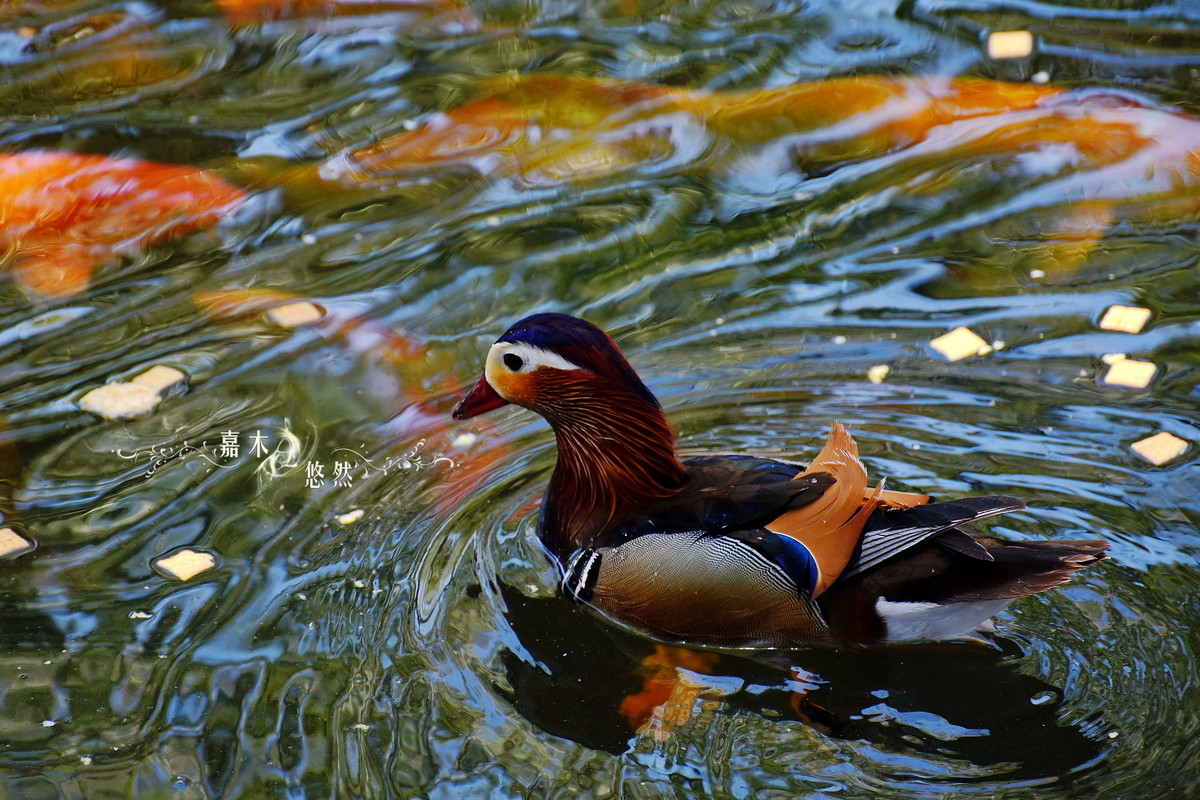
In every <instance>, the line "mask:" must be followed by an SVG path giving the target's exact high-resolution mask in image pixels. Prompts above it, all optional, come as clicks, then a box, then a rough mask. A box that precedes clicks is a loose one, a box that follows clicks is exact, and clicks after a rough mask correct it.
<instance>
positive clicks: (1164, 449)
mask: <svg viewBox="0 0 1200 800" xmlns="http://www.w3.org/2000/svg"><path fill="white" fill-rule="evenodd" d="M1129 447H1130V448H1131V449H1132V450H1133V452H1135V453H1137V454H1138V455H1139V456H1141V457H1142V458H1144V459H1146V460H1147V461H1149V462H1150V463H1151V464H1153V465H1154V466H1156V467H1157V466H1159V465H1160V464H1165V463H1167V462H1168V461H1174V460H1175V459H1177V458H1179V457H1180V456H1181V455H1183V453H1184V451H1186V450H1187V449H1188V441H1187V439H1180V438H1179V437H1178V436H1174V435H1172V434H1170V433H1167V432H1166V431H1162V432H1161V433H1156V434H1154V435H1153V436H1147V437H1146V438H1145V439H1140V440H1139V441H1136V442H1134V443H1133V444H1131V445H1129Z"/></svg>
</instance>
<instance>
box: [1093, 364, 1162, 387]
mask: <svg viewBox="0 0 1200 800" xmlns="http://www.w3.org/2000/svg"><path fill="white" fill-rule="evenodd" d="M1156 372H1158V366H1157V365H1155V364H1154V363H1152V362H1150V361H1134V360H1133V359H1132V358H1121V359H1117V360H1116V361H1113V362H1112V365H1111V366H1110V367H1109V368H1108V372H1107V373H1105V375H1104V382H1105V383H1107V384H1109V385H1110V386H1128V387H1129V388H1131V389H1145V388H1146V387H1147V386H1149V385H1150V381H1152V380H1153V379H1154V373H1156Z"/></svg>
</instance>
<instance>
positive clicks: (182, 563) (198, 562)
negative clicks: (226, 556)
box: [154, 550, 217, 581]
mask: <svg viewBox="0 0 1200 800" xmlns="http://www.w3.org/2000/svg"><path fill="white" fill-rule="evenodd" d="M216 565H217V560H216V559H215V558H213V556H212V553H203V552H200V551H199V550H180V551H179V552H178V553H176V554H175V555H173V556H168V557H167V558H160V559H159V560H158V561H155V562H154V566H156V567H158V568H159V569H160V570H162V571H163V572H166V573H167V574H169V575H171V576H172V577H175V578H178V579H179V580H181V581H188V580H191V579H192V578H194V577H196V576H197V575H199V574H200V573H201V572H207V571H208V570H210V569H212V568H213V567H215V566H216Z"/></svg>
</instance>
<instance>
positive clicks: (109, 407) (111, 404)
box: [79, 383, 162, 419]
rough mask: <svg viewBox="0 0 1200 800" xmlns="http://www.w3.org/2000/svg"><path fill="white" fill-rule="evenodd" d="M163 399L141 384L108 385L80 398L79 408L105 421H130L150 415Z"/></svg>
mask: <svg viewBox="0 0 1200 800" xmlns="http://www.w3.org/2000/svg"><path fill="white" fill-rule="evenodd" d="M161 400H162V398H161V397H160V396H159V394H158V392H156V391H155V390H154V389H151V388H150V387H149V386H143V385H142V384H140V383H106V384H104V385H103V386H99V387H97V388H95V389H92V390H91V391H90V392H88V393H87V394H85V395H84V396H83V397H81V398H79V407H80V408H81V409H83V410H84V411H87V412H88V413H89V414H95V415H96V416H98V417H104V418H105V419H129V418H130V417H140V416H141V415H142V414H149V413H150V412H151V411H153V410H154V409H155V408H156V407H157V406H158V404H159V401H161Z"/></svg>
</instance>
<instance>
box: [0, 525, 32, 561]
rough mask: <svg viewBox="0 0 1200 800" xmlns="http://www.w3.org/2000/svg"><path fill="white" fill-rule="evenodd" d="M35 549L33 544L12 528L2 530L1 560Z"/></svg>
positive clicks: (0, 532) (0, 529)
mask: <svg viewBox="0 0 1200 800" xmlns="http://www.w3.org/2000/svg"><path fill="white" fill-rule="evenodd" d="M32 549H33V542H31V541H29V540H28V539H26V538H25V537H24V536H22V535H21V534H19V533H17V532H16V531H14V530H13V529H12V528H0V558H5V557H7V556H16V555H20V554H21V553H24V552H26V551H29V550H32Z"/></svg>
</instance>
